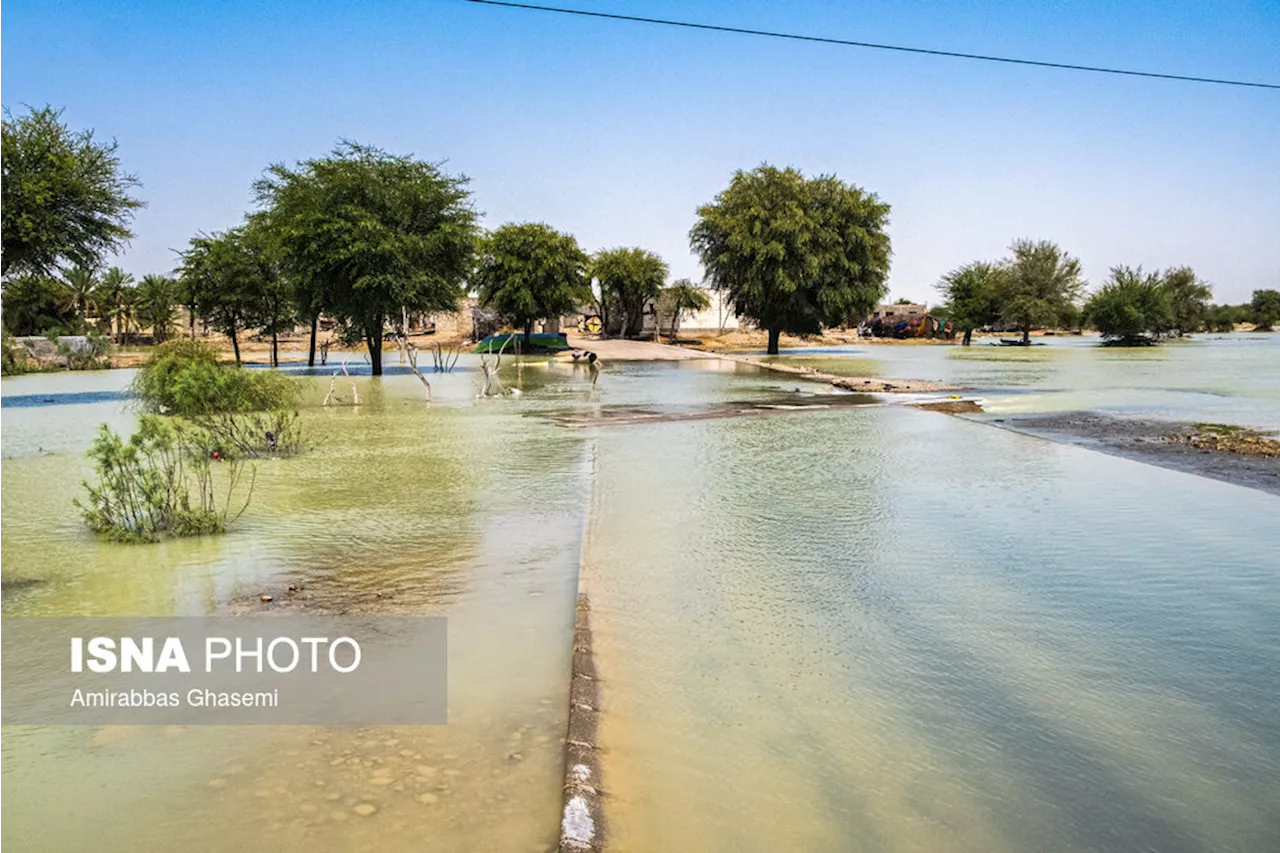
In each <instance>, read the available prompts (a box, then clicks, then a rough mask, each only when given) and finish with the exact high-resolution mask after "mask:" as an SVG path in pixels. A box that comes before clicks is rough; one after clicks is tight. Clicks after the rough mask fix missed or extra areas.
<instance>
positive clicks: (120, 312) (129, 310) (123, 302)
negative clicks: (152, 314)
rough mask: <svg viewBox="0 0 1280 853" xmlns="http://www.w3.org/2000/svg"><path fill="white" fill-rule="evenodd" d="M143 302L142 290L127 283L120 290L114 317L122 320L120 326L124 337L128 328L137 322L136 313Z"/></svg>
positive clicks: (127, 332) (141, 307) (143, 304)
mask: <svg viewBox="0 0 1280 853" xmlns="http://www.w3.org/2000/svg"><path fill="white" fill-rule="evenodd" d="M145 304H146V303H145V302H144V301H143V298H142V292H141V291H140V290H139V289H138V288H137V287H135V286H133V285H129V286H126V287H124V288H123V289H122V290H121V291H120V300H119V301H118V302H117V303H116V317H118V318H120V319H121V320H122V321H123V325H122V326H121V327H120V328H121V331H122V333H123V334H124V336H125V337H126V338H127V337H128V335H129V329H130V328H131V327H132V326H134V325H135V324H136V323H137V320H138V315H139V314H140V313H141V311H142V309H143V307H144V306H145Z"/></svg>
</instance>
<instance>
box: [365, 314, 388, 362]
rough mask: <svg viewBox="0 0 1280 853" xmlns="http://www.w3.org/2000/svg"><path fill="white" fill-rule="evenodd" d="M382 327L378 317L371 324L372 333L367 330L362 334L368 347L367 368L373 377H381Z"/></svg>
mask: <svg viewBox="0 0 1280 853" xmlns="http://www.w3.org/2000/svg"><path fill="white" fill-rule="evenodd" d="M382 325H383V323H382V317H381V315H379V317H378V318H377V322H375V323H374V324H373V327H372V328H373V331H372V333H371V332H370V331H369V330H368V329H366V330H365V333H364V340H365V343H366V344H368V346H369V367H370V368H371V369H372V371H373V375H374V376H381V375H382Z"/></svg>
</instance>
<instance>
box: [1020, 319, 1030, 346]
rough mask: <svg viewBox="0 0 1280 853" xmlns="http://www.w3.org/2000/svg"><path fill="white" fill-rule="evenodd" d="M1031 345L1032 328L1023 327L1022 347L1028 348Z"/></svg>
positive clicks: (1028, 326)
mask: <svg viewBox="0 0 1280 853" xmlns="http://www.w3.org/2000/svg"><path fill="white" fill-rule="evenodd" d="M1029 343H1031V326H1030V324H1028V325H1026V326H1023V327H1022V345H1023V346H1026V345H1027V344H1029Z"/></svg>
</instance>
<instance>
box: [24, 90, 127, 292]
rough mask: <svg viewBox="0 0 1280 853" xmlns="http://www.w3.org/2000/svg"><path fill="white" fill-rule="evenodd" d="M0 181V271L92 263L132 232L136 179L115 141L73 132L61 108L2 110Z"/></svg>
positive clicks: (39, 270) (45, 270)
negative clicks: (125, 167) (0, 172)
mask: <svg viewBox="0 0 1280 853" xmlns="http://www.w3.org/2000/svg"><path fill="white" fill-rule="evenodd" d="M0 147H2V148H3V156H2V158H0V159H2V160H3V172H4V174H3V180H2V181H0V195H2V196H3V198H2V200H0V220H2V221H0V244H2V246H0V272H3V274H4V275H5V276H8V275H9V274H10V273H20V272H29V273H40V274H44V275H51V274H52V273H53V272H54V271H55V270H56V269H58V268H59V267H67V266H72V267H74V266H86V267H96V266H97V265H98V263H99V262H100V261H101V260H102V257H103V255H105V254H106V253H107V252H109V251H111V250H113V249H115V248H117V247H118V246H119V245H120V244H121V243H123V242H124V241H126V240H128V239H129V238H130V237H132V236H133V234H132V232H130V230H129V225H130V223H131V222H132V221H133V212H134V211H135V210H137V209H138V208H140V207H142V206H143V203H142V202H141V201H139V200H138V199H136V198H134V197H133V196H132V195H131V193H132V191H133V190H134V189H136V188H137V187H138V186H139V182H138V179H137V178H136V177H134V176H133V175H130V174H128V173H126V172H125V171H123V170H122V169H121V166H120V158H119V156H118V155H117V154H116V143H115V142H97V141H95V140H94V138H93V131H92V130H82V131H72V130H71V129H70V128H68V127H67V125H66V124H64V123H63V122H62V111H61V110H55V109H53V108H52V107H48V106H46V107H43V108H41V109H32V110H31V111H30V112H28V113H27V114H26V115H22V116H18V117H16V118H15V117H14V116H13V114H12V113H10V112H9V110H7V109H6V110H5V111H4V131H3V145H2V146H0Z"/></svg>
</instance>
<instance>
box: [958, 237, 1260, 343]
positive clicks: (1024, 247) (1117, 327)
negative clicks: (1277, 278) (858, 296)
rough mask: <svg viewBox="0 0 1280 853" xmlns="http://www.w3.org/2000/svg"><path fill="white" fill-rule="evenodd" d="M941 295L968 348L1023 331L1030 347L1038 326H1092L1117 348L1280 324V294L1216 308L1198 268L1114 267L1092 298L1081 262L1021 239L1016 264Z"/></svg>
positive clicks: (989, 267) (996, 265)
mask: <svg viewBox="0 0 1280 853" xmlns="http://www.w3.org/2000/svg"><path fill="white" fill-rule="evenodd" d="M937 289H938V290H939V292H940V293H941V294H942V297H943V299H944V302H943V304H942V305H941V306H940V308H939V313H941V314H943V315H945V316H946V317H947V319H949V320H950V321H951V323H952V325H953V327H954V328H955V329H956V330H957V331H959V332H961V333H963V339H962V343H963V344H964V345H965V346H968V345H969V343H970V341H971V339H972V336H973V333H974V332H975V331H977V330H980V329H986V328H991V327H995V326H999V327H1001V328H1009V329H1017V330H1019V331H1020V332H1021V334H1022V341H1023V342H1024V343H1026V342H1028V340H1029V337H1030V334H1031V330H1032V329H1033V328H1035V327H1047V328H1078V327H1088V328H1092V329H1096V330H1097V331H1098V332H1100V333H1101V334H1102V336H1103V337H1104V338H1106V339H1107V340H1108V341H1109V342H1113V343H1117V344H1122V345H1134V344H1139V343H1153V342H1155V341H1157V340H1159V339H1160V338H1164V337H1178V336H1181V335H1186V334H1190V333H1193V332H1203V331H1231V330H1233V329H1234V328H1235V326H1236V324H1237V323H1253V324H1254V325H1255V328H1256V329H1257V330H1259V331H1270V330H1271V328H1272V325H1273V324H1274V323H1275V322H1276V321H1278V320H1280V292H1277V291H1275V290H1256V291H1254V294H1253V300H1252V301H1251V302H1249V303H1247V304H1245V305H1237V306H1231V305H1213V304H1211V303H1210V301H1209V300H1210V299H1212V297H1213V290H1212V288H1211V287H1210V286H1209V285H1208V284H1207V283H1206V282H1204V281H1203V280H1201V279H1200V278H1199V277H1198V276H1197V275H1196V273H1195V271H1194V270H1192V269H1191V268H1190V267H1175V268H1172V269H1168V270H1162V271H1161V270H1158V271H1155V272H1150V273H1148V272H1144V271H1143V269H1142V268H1141V267H1137V268H1133V267H1128V266H1117V267H1113V268H1112V269H1111V272H1110V274H1109V275H1108V277H1107V280H1106V281H1105V282H1104V283H1103V284H1102V286H1101V287H1099V288H1098V289H1097V290H1095V291H1094V292H1093V293H1091V294H1088V295H1087V297H1086V295H1085V283H1084V281H1083V279H1082V278H1081V274H1080V262H1079V260H1077V259H1076V258H1074V257H1072V256H1071V255H1068V254H1067V253H1065V252H1063V251H1062V250H1061V249H1060V248H1059V247H1058V246H1057V245H1056V244H1055V243H1052V242H1048V241H1031V240H1017V241H1015V242H1014V243H1013V245H1012V246H1011V247H1010V256H1009V257H1007V258H1005V259H1003V260H999V261H975V262H973V263H969V264H965V265H964V266H962V267H958V268H957V269H954V270H952V271H950V272H948V273H947V274H946V275H944V276H943V277H942V279H941V280H940V281H939V282H938V284H937ZM1082 300H1083V301H1082Z"/></svg>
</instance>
